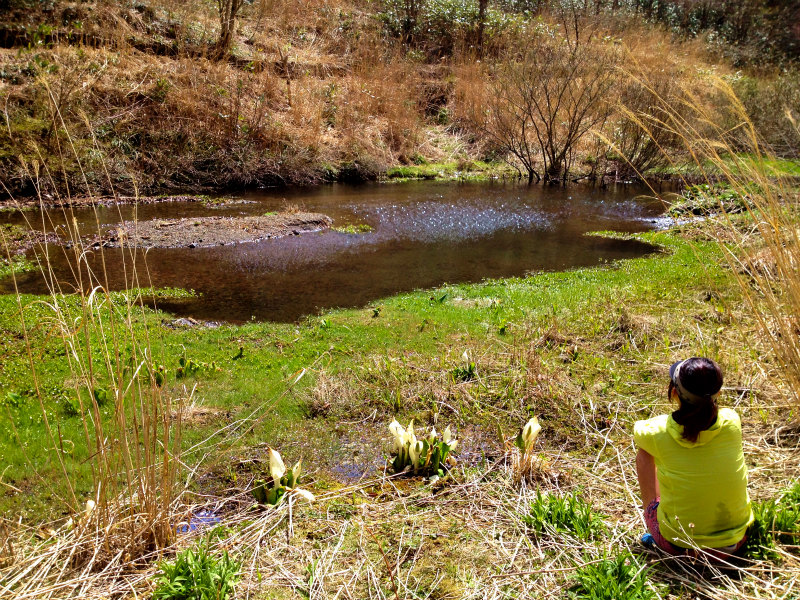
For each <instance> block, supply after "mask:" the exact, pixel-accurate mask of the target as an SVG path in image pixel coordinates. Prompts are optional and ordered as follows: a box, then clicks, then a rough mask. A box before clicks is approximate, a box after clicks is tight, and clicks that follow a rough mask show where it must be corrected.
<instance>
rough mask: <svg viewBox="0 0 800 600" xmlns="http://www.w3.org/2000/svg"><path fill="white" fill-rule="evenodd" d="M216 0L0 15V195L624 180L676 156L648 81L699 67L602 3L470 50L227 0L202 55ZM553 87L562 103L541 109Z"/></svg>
mask: <svg viewBox="0 0 800 600" xmlns="http://www.w3.org/2000/svg"><path fill="white" fill-rule="evenodd" d="M390 4H391V3H389V4H387V5H386V6H390ZM225 6H227V8H228V9H230V8H231V6H228V5H225ZM476 7H477V4H476ZM598 7H599V5H598ZM216 8H217V7H216V6H212V5H210V4H209V5H199V4H194V3H190V4H185V3H176V2H170V1H168V0H154V1H152V2H150V3H147V4H137V5H136V6H134V7H127V6H122V5H118V4H117V3H114V2H109V1H104V0H98V1H97V2H95V3H90V4H83V3H81V4H74V3H69V2H64V3H57V4H56V5H55V8H54V10H53V11H49V12H47V11H38V12H37V11H35V10H34V11H27V12H26V11H22V10H17V11H10V12H9V14H8V15H7V16H6V17H5V20H6V22H7V23H9V24H10V25H9V26H10V27H11V29H7V31H9V32H10V31H13V32H15V33H13V34H12V33H7V34H6V45H8V46H10V47H9V48H7V49H4V50H0V64H2V71H0V99H2V110H3V116H4V121H5V123H4V125H5V126H4V128H3V129H4V135H3V136H2V137H0V163H2V165H3V183H4V185H5V186H6V188H7V189H8V192H11V193H13V194H15V195H35V190H34V188H33V187H32V181H33V179H35V178H36V177H38V176H40V175H41V174H43V173H47V174H48V175H49V177H46V178H45V179H46V180H49V181H50V182H51V184H49V185H51V187H52V188H53V189H48V190H46V191H47V192H49V193H59V194H67V195H70V194H74V193H76V192H89V191H91V192H95V193H101V192H102V193H110V192H111V191H112V190H119V191H120V192H123V193H133V192H134V191H139V192H142V193H148V192H153V191H164V190H169V189H176V188H181V189H187V188H193V189H199V188H217V189H219V188H230V187H235V186H253V185H273V184H297V183H303V184H308V183H318V182H322V181H329V180H333V179H342V180H360V179H371V178H375V177H378V176H379V175H380V174H381V173H383V172H384V171H385V170H386V168H387V167H389V166H391V165H394V164H398V163H399V164H411V163H414V162H421V161H438V160H449V161H459V160H460V161H464V162H465V163H467V162H468V161H470V160H476V159H482V160H483V159H488V160H506V159H507V160H509V161H510V162H511V163H512V164H513V165H514V166H516V167H518V168H519V169H520V170H522V171H524V173H525V175H529V176H530V177H531V178H532V179H536V178H538V177H543V178H544V179H548V180H562V179H569V178H578V177H580V178H583V177H590V178H603V177H611V178H616V179H626V178H628V177H631V176H632V175H634V174H635V173H636V172H639V173H642V174H645V173H646V172H652V171H653V170H654V169H658V168H659V167H662V166H663V161H662V160H660V159H659V156H660V155H663V152H664V151H668V152H671V153H673V154H675V155H679V154H680V153H681V152H682V150H681V149H680V146H679V144H675V143H674V141H675V140H673V139H670V138H669V136H667V135H665V134H664V132H663V131H660V130H657V129H656V130H653V131H650V132H649V134H643V133H642V131H641V130H640V129H638V128H637V127H635V126H632V125H631V123H630V119H629V115H628V112H627V111H634V112H635V113H637V114H638V113H643V114H650V115H652V116H655V117H658V113H659V111H660V110H661V108H659V106H658V102H655V101H654V94H655V96H661V98H662V101H663V102H669V103H672V106H676V102H677V97H676V98H673V97H671V96H670V97H667V96H665V95H664V93H663V92H664V91H665V90H667V89H669V90H670V93H671V94H673V93H674V92H675V90H679V89H692V90H698V89H699V88H700V87H702V86H703V85H705V79H706V78H707V76H708V74H709V73H710V72H711V71H712V70H713V69H714V68H712V67H706V66H703V65H707V64H708V63H707V61H708V60H709V55H708V53H707V52H705V50H704V47H703V45H702V44H701V43H700V42H697V41H695V42H691V41H689V42H680V41H675V40H672V39H671V38H670V36H669V35H668V34H667V33H665V32H663V31H660V30H659V29H656V28H653V27H651V26H645V25H636V26H631V22H630V19H629V18H627V17H622V16H620V15H616V14H615V13H613V11H612V12H607V13H606V12H604V13H602V14H601V13H600V12H599V8H598V13H597V14H594V13H592V11H588V13H587V12H582V13H580V14H578V13H569V14H567V13H564V12H563V11H562V12H559V11H558V10H552V11H550V12H548V11H544V12H542V13H541V14H540V19H537V20H526V19H525V18H523V17H522V16H520V15H519V14H515V13H503V12H502V11H501V10H500V8H499V5H498V6H493V5H491V4H490V5H489V8H488V9H487V8H486V7H485V6H484V13H483V15H484V16H481V17H480V19H481V21H480V23H482V24H483V25H482V28H481V36H480V38H481V42H480V52H478V51H477V49H476V44H477V41H476V38H475V36H476V35H477V32H476V31H474V30H473V29H472V28H471V27H472V26H471V25H469V24H466V25H464V24H463V23H461V22H460V21H459V24H458V25H455V24H454V25H453V26H452V27H448V26H447V21H446V19H445V16H446V15H445V16H436V17H435V18H434V16H430V15H428V16H427V17H426V18H428V21H426V22H425V23H426V24H425V26H426V27H428V30H426V31H427V33H426V34H425V36H423V35H422V34H421V33H418V34H414V35H411V34H410V33H409V34H408V35H405V37H404V36H403V35H402V31H400V32H395V31H394V29H393V27H394V26H395V24H396V23H402V22H404V21H402V18H401V17H402V14H400V15H396V16H392V15H394V13H392V12H391V11H390V10H389V8H385V7H384V5H383V4H382V5H380V6H378V5H375V4H373V3H367V2H358V1H355V0H351V1H346V0H336V1H332V0H315V1H312V2H303V1H300V0H272V1H268V0H263V1H262V2H258V3H254V4H253V5H245V6H239V7H238V8H237V10H238V19H237V20H236V23H237V26H236V27H235V30H234V31H232V32H231V34H232V38H231V42H230V43H231V50H230V55H229V57H228V58H227V59H225V60H219V57H220V54H219V48H220V46H219V45H218V42H219V33H220V32H219V27H220V25H219V23H220V20H219V19H220V17H219V14H218V13H217V10H216ZM383 9H385V12H384V13H381V14H383V15H384V16H383V17H381V19H383V20H381V19H379V18H378V17H377V16H376V15H378V13H380V11H381V10H383ZM409 10H410V9H409ZM486 10H488V12H486ZM476 11H477V8H476ZM465 14H466V17H469V18H473V19H478V18H479V17H478V16H476V15H477V14H478V13H477V12H476V13H475V15H472V13H465ZM387 15H388V16H387ZM443 15H444V13H443ZM395 17H396V19H397V20H396V22H395V21H392V19H393V18H395ZM466 17H464V18H466ZM419 18H420V19H422V18H423V16H422V15H421V14H420V15H419ZM436 19H439V20H436ZM442 19H445V20H442ZM484 20H485V23H483V21H484ZM420 26H421V25H420ZM415 31H416V30H415ZM225 44H227V42H225ZM546 53H547V54H548V56H549V58H548V59H547V60H544V55H545V54H546ZM479 55H480V56H481V57H482V58H481V60H478V56H479ZM559 65H560V66H559ZM543 69H544V70H543ZM717 71H718V72H724V71H725V68H724V67H720V68H717ZM592 74H593V75H592ZM543 77H544V78H546V80H547V81H548V82H549V83H548V85H547V86H546V90H547V93H545V94H542V93H540V92H541V91H542V88H541V81H542V80H543V79H542V78H543ZM631 77H633V83H632V80H631ZM642 79H644V80H647V81H648V82H649V84H648V85H649V86H651V88H652V89H650V90H645V89H644V88H643V87H642V85H641V84H639V83H636V81H637V80H642ZM590 80H591V81H594V82H595V84H596V85H587V82H589V81H590ZM525 90H527V92H526V91H525ZM587 90H591V93H588V94H587V93H586V92H587ZM532 91H537V94H538V95H532V94H531V93H529V92H532ZM765 93H766V92H765ZM563 94H566V95H567V96H569V97H570V98H571V99H570V100H569V101H568V102H565V103H560V102H557V101H556V98H558V97H562V96H563ZM773 95H774V94H773ZM548 97H549V100H548ZM789 100H791V98H789ZM791 101H793V100H791ZM542 103H544V104H542ZM773 104H775V105H777V104H780V100H777V99H776V100H775V101H774V102H773ZM790 104H791V102H790ZM526 106H527V109H526V108H525V107H526ZM622 106H625V107H627V108H625V109H623V108H621V107H622ZM524 115H527V116H524ZM762 120H763V121H764V123H765V125H764V130H765V131H767V130H768V129H769V123H768V122H767V120H766V119H762ZM526 122H527V124H525V123H526ZM562 123H566V125H562ZM523 127H524V128H525V132H524V134H523V133H522V128H523ZM596 134H599V136H598V135H596ZM773 137H775V136H773ZM609 142H611V143H612V144H613V145H615V146H616V149H614V148H613V147H612V146H611V145H610V143H609ZM656 148H658V150H659V151H657V150H656ZM623 157H624V158H623ZM626 158H627V159H630V161H631V162H630V164H627V163H626V160H625V159H626Z"/></svg>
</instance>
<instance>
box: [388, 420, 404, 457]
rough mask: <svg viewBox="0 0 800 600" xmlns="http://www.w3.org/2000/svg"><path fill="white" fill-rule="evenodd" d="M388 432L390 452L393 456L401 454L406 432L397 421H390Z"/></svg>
mask: <svg viewBox="0 0 800 600" xmlns="http://www.w3.org/2000/svg"><path fill="white" fill-rule="evenodd" d="M389 431H390V432H391V434H392V437H393V440H392V452H394V453H395V454H399V453H400V452H402V450H403V448H404V447H405V445H406V438H407V436H408V434H407V433H406V430H405V429H403V426H402V425H400V423H398V422H397V420H394V421H392V422H391V423H389Z"/></svg>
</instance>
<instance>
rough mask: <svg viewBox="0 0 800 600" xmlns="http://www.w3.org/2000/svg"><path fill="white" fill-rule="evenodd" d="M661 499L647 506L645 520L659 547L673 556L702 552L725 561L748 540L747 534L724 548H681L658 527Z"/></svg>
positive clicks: (695, 555)
mask: <svg viewBox="0 0 800 600" xmlns="http://www.w3.org/2000/svg"><path fill="white" fill-rule="evenodd" d="M660 501H661V498H656V499H655V500H653V501H652V502H651V503H650V504H649V505H648V506H647V508H646V509H645V511H644V520H645V523H647V530H648V531H649V532H650V535H652V536H653V541H655V543H656V545H657V546H658V547H659V548H661V549H662V550H663V551H664V552H666V553H668V554H672V555H673V556H694V557H697V556H698V555H699V554H701V553H702V554H705V555H706V556H709V557H710V558H713V559H716V560H719V561H725V560H726V559H728V558H730V556H731V555H732V554H735V553H736V552H737V551H738V550H739V549H741V547H742V546H744V543H745V541H747V536H744V537H743V538H742V539H741V540H739V542H738V543H736V544H733V545H731V546H726V547H724V548H704V549H703V550H702V551H699V550H695V549H692V548H679V547H678V546H676V545H674V544H672V543H671V542H670V541H669V540H667V538H665V537H664V536H663V535H661V530H660V529H659V527H658V503H659V502H660Z"/></svg>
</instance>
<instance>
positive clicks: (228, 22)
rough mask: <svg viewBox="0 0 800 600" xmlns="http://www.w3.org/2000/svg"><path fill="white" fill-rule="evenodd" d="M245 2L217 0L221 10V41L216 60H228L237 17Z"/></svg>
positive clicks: (241, 0) (218, 43) (219, 41)
mask: <svg viewBox="0 0 800 600" xmlns="http://www.w3.org/2000/svg"><path fill="white" fill-rule="evenodd" d="M242 2H243V0H217V8H218V9H219V39H218V40H217V47H216V49H215V52H214V54H215V56H216V58H219V59H222V58H226V57H227V56H228V54H230V52H231V46H232V45H233V34H234V32H235V31H236V16H237V15H238V14H239V9H241V7H242Z"/></svg>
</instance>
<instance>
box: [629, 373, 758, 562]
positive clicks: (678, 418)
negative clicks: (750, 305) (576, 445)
mask: <svg viewBox="0 0 800 600" xmlns="http://www.w3.org/2000/svg"><path fill="white" fill-rule="evenodd" d="M669 376H670V383H669V390H668V392H667V395H668V397H669V399H670V401H671V402H676V403H677V405H678V409H677V410H676V411H675V412H673V413H672V414H671V415H660V416H658V417H653V418H652V419H648V420H646V421H637V422H636V424H635V425H634V427H633V439H634V441H635V442H636V446H637V447H638V448H639V452H638V454H637V455H636V473H637V475H638V477H639V487H640V489H641V494H642V501H643V507H644V509H645V521H646V522H647V528H648V530H649V531H650V535H649V536H648V535H647V534H645V536H644V537H642V541H643V542H645V543H646V544H648V545H649V544H652V543H655V544H656V545H657V546H658V547H659V548H661V549H662V550H664V551H666V552H668V553H670V554H676V555H677V554H692V553H695V554H696V552H697V550H698V549H702V550H704V551H705V552H706V553H707V554H709V555H710V556H712V557H714V558H719V559H724V558H725V557H726V556H727V555H730V554H733V553H735V552H736V551H737V550H739V549H740V548H741V547H742V546H743V545H744V542H745V533H746V531H747V528H748V527H749V526H750V523H752V522H753V512H752V510H751V508H750V498H749V497H748V494H747V467H746V466H745V463H744V455H743V453H742V426H741V422H740V421H739V416H738V415H737V414H736V413H735V412H734V411H733V410H732V409H730V408H722V409H718V408H717V398H718V397H719V392H720V389H721V388H722V372H721V371H720V368H719V366H718V365H717V363H715V362H714V361H713V360H710V359H708V358H689V359H687V360H684V361H681V362H677V363H675V364H674V365H672V367H670V370H669ZM651 536H652V537H651Z"/></svg>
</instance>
